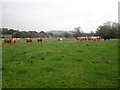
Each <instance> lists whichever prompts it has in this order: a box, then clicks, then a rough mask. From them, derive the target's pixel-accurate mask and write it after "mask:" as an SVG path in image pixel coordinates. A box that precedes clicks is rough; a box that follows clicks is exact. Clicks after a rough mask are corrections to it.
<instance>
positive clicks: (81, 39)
mask: <svg viewBox="0 0 120 90" xmlns="http://www.w3.org/2000/svg"><path fill="white" fill-rule="evenodd" d="M75 39H76V40H80V41H85V40H88V38H87V37H76V38H75Z"/></svg>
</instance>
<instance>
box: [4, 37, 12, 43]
mask: <svg viewBox="0 0 120 90" xmlns="http://www.w3.org/2000/svg"><path fill="white" fill-rule="evenodd" d="M11 42H12V38H4V43H11Z"/></svg>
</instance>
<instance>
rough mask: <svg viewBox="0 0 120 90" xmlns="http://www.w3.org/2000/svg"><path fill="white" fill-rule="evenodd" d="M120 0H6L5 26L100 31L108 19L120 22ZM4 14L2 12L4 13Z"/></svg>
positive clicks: (25, 28) (4, 8) (47, 29)
mask: <svg viewBox="0 0 120 90" xmlns="http://www.w3.org/2000/svg"><path fill="white" fill-rule="evenodd" d="M118 1H119V0H39V1H37V0H29V1H28V0H24V1H20V0H18V1H17V0H16V2H14V0H11V2H10V0H9V2H8V0H5V1H4V2H2V8H1V4H0V8H1V9H2V26H0V27H7V28H13V29H19V30H27V31H28V30H36V31H42V30H44V31H49V30H73V29H74V28H75V27H81V29H82V31H84V32H90V31H96V29H97V27H98V26H99V25H102V24H103V23H105V22H106V21H114V22H118ZM0 13H1V12H0Z"/></svg>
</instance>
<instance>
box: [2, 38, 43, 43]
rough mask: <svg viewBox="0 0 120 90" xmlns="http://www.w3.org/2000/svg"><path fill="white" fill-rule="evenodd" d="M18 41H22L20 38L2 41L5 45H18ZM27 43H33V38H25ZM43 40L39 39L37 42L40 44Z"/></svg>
mask: <svg viewBox="0 0 120 90" xmlns="http://www.w3.org/2000/svg"><path fill="white" fill-rule="evenodd" d="M18 40H20V38H4V39H2V41H3V42H4V43H12V42H13V43H16V42H17V41H18ZM24 40H25V41H26V42H27V43H32V38H25V39H24ZM42 40H43V39H42V38H37V42H38V43H39V42H42Z"/></svg>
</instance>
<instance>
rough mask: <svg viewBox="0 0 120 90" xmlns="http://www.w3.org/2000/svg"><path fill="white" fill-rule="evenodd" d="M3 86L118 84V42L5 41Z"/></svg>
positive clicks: (43, 86)
mask: <svg viewBox="0 0 120 90" xmlns="http://www.w3.org/2000/svg"><path fill="white" fill-rule="evenodd" d="M2 66H3V67H2V70H3V71H2V72H3V76H2V77H3V78H2V79H3V80H2V83H3V88H108V87H109V88H112V87H113V88H115V87H118V41H117V40H110V41H106V42H105V41H103V40H101V41H99V42H94V41H82V42H80V41H76V40H74V39H65V40H64V41H60V42H59V41H57V39H44V40H43V43H42V44H41V43H40V44H38V43H37V42H36V41H35V40H34V41H33V43H31V44H30V43H26V42H25V41H24V40H20V41H18V42H17V43H16V44H13V43H12V44H4V43H3V44H2Z"/></svg>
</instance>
